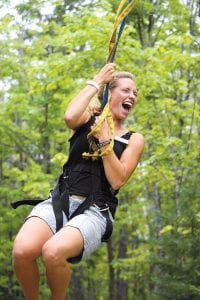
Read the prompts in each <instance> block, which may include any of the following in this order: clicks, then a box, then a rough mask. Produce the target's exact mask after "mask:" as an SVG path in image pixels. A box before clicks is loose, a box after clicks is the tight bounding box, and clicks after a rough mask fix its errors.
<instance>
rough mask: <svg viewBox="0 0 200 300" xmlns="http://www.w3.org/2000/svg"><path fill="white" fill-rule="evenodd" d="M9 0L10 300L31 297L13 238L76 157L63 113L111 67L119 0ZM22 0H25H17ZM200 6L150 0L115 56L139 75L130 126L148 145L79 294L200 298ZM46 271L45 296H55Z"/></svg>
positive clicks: (85, 299) (3, 27)
mask: <svg viewBox="0 0 200 300" xmlns="http://www.w3.org/2000/svg"><path fill="white" fill-rule="evenodd" d="M15 3H16V4H15V6H13V1H6V0H2V1H1V3H0V124H1V126H0V138H1V148H0V153H1V156H0V197H1V202H0V203H1V206H0V236H1V246H0V247H1V250H0V299H3V300H12V299H13V300H19V299H23V296H22V293H21V291H20V288H19V285H18V283H17V281H16V278H15V276H14V274H13V271H12V267H11V249H12V243H13V239H14V237H15V235H16V233H17V231H18V229H19V227H20V226H21V224H22V222H23V219H24V217H25V216H26V214H27V213H28V212H29V211H30V209H31V207H29V206H22V207H19V208H18V209H17V210H13V209H11V206H10V204H11V202H13V201H17V200H20V199H25V198H27V199H34V198H42V199H45V198H47V197H48V194H49V191H50V190H51V188H52V187H53V186H54V184H55V181H56V178H57V176H58V174H59V173H60V172H61V170H62V165H63V163H64V162H65V161H66V159H67V154H68V147H69V145H68V139H69V137H70V134H71V132H70V130H69V129H67V128H66V126H65V124H64V121H63V116H64V111H65V108H66V106H67V104H68V103H69V101H70V100H71V99H72V97H73V96H74V95H75V94H76V93H77V92H78V91H79V90H80V89H81V88H82V87H84V86H85V84H86V82H87V80H88V79H91V78H92V77H93V76H94V75H95V74H96V72H97V71H98V70H99V69H100V68H101V67H102V66H103V65H104V64H105V61H106V56H107V54H108V44H109V39H110V35H111V32H112V29H113V24H114V20H115V13H116V10H117V6H118V4H119V1H117V0H108V1H106V0H99V1H95V0H93V1H92V0H91V1H90V0H88V1H78V0H76V1H69V0H63V1H62V0H49V1H46V0H45V1H41V0H24V1H15ZM17 3H18V4H17ZM199 12H200V2H199V1H197V0H180V1H179V0H139V1H138V3H137V6H136V7H135V9H134V11H133V12H132V13H131V14H130V15H129V18H128V20H127V25H126V28H125V31H124V33H123V35H122V37H121V40H120V44H119V47H118V51H117V54H116V59H115V62H116V64H117V69H118V70H128V71H131V72H133V73H134V74H135V78H136V82H137V86H138V90H139V96H138V103H137V106H136V108H135V110H134V111H133V112H132V113H131V116H130V118H129V119H128V121H127V126H128V127H129V128H130V129H132V130H135V131H138V132H140V133H142V134H143V135H144V136H145V142H146V145H145V151H144V155H143V157H142V160H141V163H140V164H139V166H138V168H137V170H136V171H135V173H134V175H133V176H132V177H131V179H130V180H129V182H128V184H127V185H126V186H125V187H124V188H123V189H122V191H121V192H120V194H119V203H120V204H119V208H118V212H117V214H116V221H115V228H114V233H113V236H112V238H111V239H110V241H109V243H108V244H103V246H102V247H101V249H99V250H98V251H96V252H95V253H94V254H93V255H92V256H91V257H90V258H88V259H86V260H85V261H83V262H82V263H81V264H79V265H75V266H73V279H72V281H71V286H70V291H69V300H80V299H81V300H90V299H91V300H127V299H128V300H167V299H170V300H172V299H173V300H179V299H180V300H186V299H187V300H198V299H200V197H199V196H200V189H199V184H200V182H199V171H200V170H199V149H200V145H199V114H198V112H199V95H200V87H199V75H200V68H199V62H200V59H199V44H200V40H199V36H200V35H199V25H200V19H199ZM40 269H41V299H42V300H46V299H49V291H48V287H47V284H46V281H45V271H44V268H43V265H42V263H41V262H40Z"/></svg>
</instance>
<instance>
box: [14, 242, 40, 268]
mask: <svg viewBox="0 0 200 300" xmlns="http://www.w3.org/2000/svg"><path fill="white" fill-rule="evenodd" d="M36 257H37V254H36V251H35V249H34V247H33V245H32V244H31V243H29V241H27V240H24V239H23V238H18V237H16V239H15V241H14V244H13V250H12V261H13V264H16V263H20V262H23V261H27V260H34V259H36Z"/></svg>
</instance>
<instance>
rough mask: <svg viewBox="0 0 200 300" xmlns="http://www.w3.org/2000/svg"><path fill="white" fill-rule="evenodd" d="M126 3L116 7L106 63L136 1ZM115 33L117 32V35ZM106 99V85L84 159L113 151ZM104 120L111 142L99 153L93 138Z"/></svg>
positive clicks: (94, 157) (107, 87) (115, 46)
mask: <svg viewBox="0 0 200 300" xmlns="http://www.w3.org/2000/svg"><path fill="white" fill-rule="evenodd" d="M126 2H127V0H121V2H120V4H119V6H118V9H117V13H116V19H115V23H114V27H113V32H112V35H111V38H110V42H109V54H108V57H107V60H106V63H109V62H113V61H114V58H115V54H116V50H117V46H118V43H119V40H120V37H121V35H122V32H123V30H124V27H125V24H126V20H127V16H128V14H129V13H130V12H131V10H132V9H133V8H134V6H135V5H136V2H137V0H128V2H129V3H128V5H127V6H126V7H124V6H125V3H126ZM120 24H121V25H120ZM119 25H120V28H119V31H118V27H119ZM117 31H118V33H117ZM108 97H109V84H106V87H105V90H104V93H103V100H102V109H103V111H102V113H101V117H100V120H99V122H98V124H97V125H96V126H95V127H93V128H92V130H91V131H90V132H89V133H88V135H87V139H88V142H89V145H90V146H91V149H92V151H91V153H87V152H84V153H83V154H82V155H83V157H84V158H89V157H90V158H92V159H93V160H94V159H98V158H99V157H103V156H105V155H108V154H109V153H110V152H111V151H112V149H113V146H114V123H113V119H112V115H111V112H110V108H109V101H110V100H108ZM105 120H107V122H108V125H109V127H110V132H111V142H110V144H109V145H108V146H107V147H106V148H105V149H102V150H101V151H99V149H97V147H96V144H95V141H94V136H95V135H97V134H98V133H99V132H100V130H101V127H102V124H103V122H105Z"/></svg>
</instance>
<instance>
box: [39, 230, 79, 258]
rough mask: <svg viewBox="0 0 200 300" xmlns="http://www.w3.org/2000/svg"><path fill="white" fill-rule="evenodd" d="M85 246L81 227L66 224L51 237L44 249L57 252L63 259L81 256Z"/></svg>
mask: <svg viewBox="0 0 200 300" xmlns="http://www.w3.org/2000/svg"><path fill="white" fill-rule="evenodd" d="M83 247H84V241H83V236H82V234H81V232H80V230H79V229H77V228H74V227H70V226H66V227H63V228H62V229H60V230H59V231H58V232H57V233H56V234H55V235H54V236H53V237H52V238H51V239H49V240H48V241H47V242H46V244H45V246H44V249H43V250H45V251H47V252H48V251H49V250H50V251H49V252H52V253H54V256H56V254H57V255H58V256H59V257H60V258H63V259H68V258H69V257H76V256H79V255H80V254H81V253H82V251H83Z"/></svg>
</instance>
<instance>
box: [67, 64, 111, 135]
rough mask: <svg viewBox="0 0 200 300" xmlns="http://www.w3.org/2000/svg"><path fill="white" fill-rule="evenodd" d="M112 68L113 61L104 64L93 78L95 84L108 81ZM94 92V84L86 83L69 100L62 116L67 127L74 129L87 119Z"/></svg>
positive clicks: (95, 90) (95, 91)
mask: <svg viewBox="0 0 200 300" xmlns="http://www.w3.org/2000/svg"><path fill="white" fill-rule="evenodd" d="M114 68H115V64H114V63H109V64H107V65H105V66H104V67H103V68H102V69H101V70H100V72H99V73H98V74H97V75H96V76H95V78H94V80H95V81H96V82H97V84H99V85H102V84H105V83H107V82H109V81H110V80H111V78H112V76H113V72H114ZM96 93H97V89H96V88H95V87H94V86H91V85H87V86H86V87H85V88H84V89H83V90H82V91H81V92H80V93H79V94H78V95H77V96H75V97H74V99H73V100H72V101H71V102H70V104H69V105H68V107H67V109H66V112H65V116H64V120H65V122H66V124H67V126H68V127H69V128H71V129H74V130H75V129H77V128H78V127H80V126H81V125H82V124H84V123H85V122H87V121H88V119H89V113H88V112H87V107H88V104H89V103H90V101H91V99H92V98H93V97H94V95H95V94H96Z"/></svg>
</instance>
